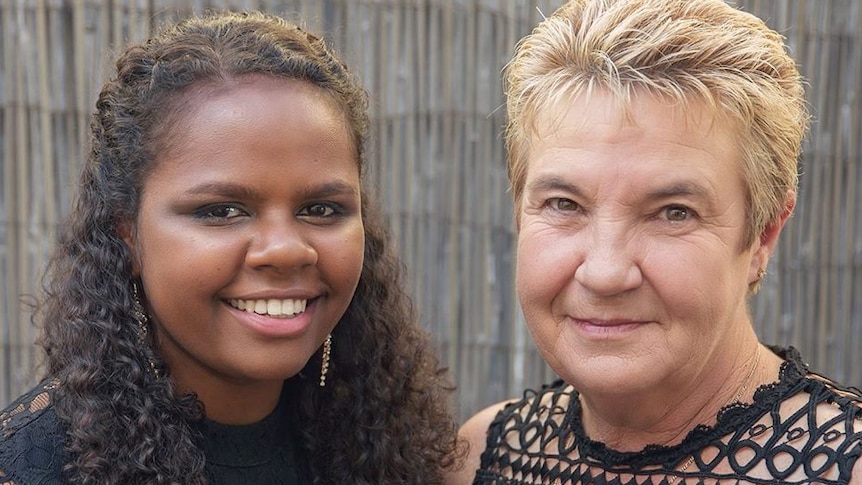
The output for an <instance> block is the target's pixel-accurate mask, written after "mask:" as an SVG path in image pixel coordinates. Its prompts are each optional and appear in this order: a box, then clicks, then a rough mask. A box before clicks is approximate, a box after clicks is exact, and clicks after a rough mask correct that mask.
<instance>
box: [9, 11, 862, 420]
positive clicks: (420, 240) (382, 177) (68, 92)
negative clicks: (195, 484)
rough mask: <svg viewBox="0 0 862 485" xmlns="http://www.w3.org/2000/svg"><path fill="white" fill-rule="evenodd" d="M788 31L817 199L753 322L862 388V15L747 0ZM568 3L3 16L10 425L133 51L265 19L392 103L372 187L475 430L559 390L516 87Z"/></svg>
mask: <svg viewBox="0 0 862 485" xmlns="http://www.w3.org/2000/svg"><path fill="white" fill-rule="evenodd" d="M738 3H739V5H740V6H741V7H742V8H743V9H745V10H748V11H750V12H752V13H754V14H756V15H758V16H760V17H762V18H764V19H766V20H767V21H768V23H769V24H770V25H771V26H772V27H774V28H777V29H778V30H780V31H781V32H783V33H785V35H786V36H787V38H788V42H789V44H790V46H791V48H792V49H793V54H794V56H795V58H796V59H797V60H798V61H799V63H800V66H801V69H802V71H803V73H804V75H805V76H806V78H807V79H808V80H809V83H810V86H809V99H810V102H811V106H812V110H813V112H814V114H815V124H814V126H813V129H812V132H811V135H810V136H809V137H808V139H807V142H806V146H805V155H804V159H803V160H802V167H803V171H804V174H803V177H802V187H801V193H800V198H799V203H798V207H797V212H796V215H795V217H794V218H793V219H792V220H791V222H790V223H789V226H788V227H787V229H786V231H785V234H784V236H783V240H782V242H781V243H780V246H779V251H778V254H777V255H776V257H775V258H774V260H773V263H772V264H771V267H770V274H769V276H768V277H767V280H766V281H765V283H764V285H763V288H762V290H761V293H760V294H759V295H758V296H756V297H755V299H754V300H753V301H752V312H753V314H754V317H755V322H756V328H757V331H758V334H759V335H760V336H761V338H762V339H763V340H764V341H766V342H770V343H776V344H784V345H787V344H791V345H794V346H796V347H798V348H800V349H801V350H802V352H803V355H805V356H806V357H807V358H808V359H809V360H810V363H811V365H812V367H813V368H814V369H816V370H818V371H821V372H823V373H826V374H828V375H830V376H833V377H835V378H837V379H839V380H841V381H844V382H846V383H849V384H855V385H859V384H860V383H862V352H859V347H860V345H859V344H860V343H862V223H859V222H857V219H858V212H859V210H860V208H862V194H860V189H859V188H858V187H860V186H862V170H860V158H862V101H860V96H862V6H860V3H862V1H860V0H747V1H741V2H738ZM557 4H559V0H320V1H314V0H293V1H290V0H256V1H255V0H244V1H240V0H234V1H226V0H221V1H219V0H102V1H96V0H0V53H2V56H3V57H2V61H0V160H2V167H0V187H2V189H0V190H2V197H0V407H2V406H5V404H6V403H8V402H10V401H11V400H12V399H14V398H15V397H16V396H17V395H19V394H20V393H22V392H23V391H24V390H26V389H27V388H28V387H29V386H31V385H32V384H33V383H34V382H35V380H36V379H38V377H39V372H40V370H39V363H40V358H41V355H40V353H39V351H38V350H37V348H36V347H35V346H34V341H35V338H36V336H37V334H38V328H37V327H36V326H35V325H34V324H33V323H32V322H31V304H32V302H33V301H35V299H36V298H37V297H38V291H39V290H38V288H39V277H40V274H41V273H40V272H41V270H42V269H43V267H44V265H45V262H46V258H47V257H48V254H49V251H50V250H51V247H52V243H53V239H54V237H55V228H56V225H57V223H58V220H59V219H60V218H61V217H62V216H63V214H65V213H66V212H67V211H68V209H69V203H70V202H69V201H70V200H71V197H72V194H73V193H74V190H75V189H74V186H75V184H76V181H77V172H78V169H79V166H80V164H81V161H82V159H83V157H84V156H85V153H86V146H85V144H84V140H86V127H87V123H88V116H89V113H90V111H91V110H92V106H93V105H94V101H95V96H96V93H97V92H98V89H99V87H100V85H101V83H102V81H103V80H104V78H105V76H106V75H108V73H109V72H110V67H111V64H110V62H111V59H112V57H113V55H114V54H115V53H116V51H117V50H118V49H119V48H120V47H121V46H122V45H124V44H125V43H127V42H130V41H139V40H142V39H144V38H146V37H147V36H148V35H149V34H150V33H151V32H152V31H153V30H154V29H156V28H158V27H159V26H160V25H162V24H163V23H164V22H166V21H169V20H175V19H178V18H182V17H185V16H188V15H191V14H200V13H203V12H204V11H206V10H224V9H231V10H244V9H260V10H265V11H269V12H272V13H276V14H280V15H284V16H286V17H288V18H290V19H292V20H300V19H301V20H302V21H303V22H304V23H305V24H306V25H307V26H308V27H309V28H310V29H312V30H315V31H318V32H321V33H323V34H324V35H325V36H326V37H327V38H328V39H329V40H330V41H331V42H332V43H333V45H334V46H336V48H338V49H339V50H340V51H341V52H342V53H343V54H344V55H345V57H346V58H347V60H348V62H349V64H350V65H351V66H352V67H353V68H354V69H355V70H356V71H357V72H358V73H359V74H360V76H361V77H362V79H363V80H364V82H365V85H366V87H367V89H368V90H369V92H370V93H371V96H372V105H371V110H372V120H373V124H374V125H373V129H374V134H373V139H372V146H371V147H370V154H369V163H370V166H371V174H372V179H373V181H374V182H375V183H376V185H377V188H378V189H379V193H380V195H381V199H382V200H383V203H384V204H385V206H386V209H387V212H388V214H389V216H390V222H391V224H392V227H393V232H394V234H395V236H396V239H397V242H398V244H399V249H400V251H401V253H402V255H403V259H404V262H405V266H406V268H407V275H408V285H409V287H408V291H409V292H410V294H411V295H412V297H413V301H414V303H415V305H416V307H417V310H418V311H419V314H420V316H421V319H422V323H423V325H424V326H425V327H426V328H427V329H428V331H429V332H430V333H431V334H432V335H433V337H434V338H435V342H436V345H437V348H438V350H439V355H440V358H441V359H442V361H443V362H444V363H446V364H447V365H448V366H449V368H450V370H451V373H452V378H453V380H454V381H455V382H456V384H457V385H458V393H457V402H456V403H455V404H456V406H457V409H458V412H459V413H460V415H461V416H462V417H463V416H466V415H469V414H471V413H472V412H475V411H476V410H478V409H479V408H481V407H483V406H485V405H488V404H490V403H492V402H495V401H498V400H500V399H504V398H508V397H512V396H515V395H518V394H519V393H520V391H521V390H522V389H523V388H525V387H536V386H538V385H540V384H541V383H543V382H546V381H547V380H548V379H550V378H552V377H553V374H552V373H551V372H550V371H549V370H548V368H547V367H546V366H545V364H544V363H543V361H542V360H541V358H540V357H539V356H538V354H537V352H536V350H535V348H534V346H533V343H532V340H531V338H530V336H529V333H528V332H527V330H526V329H525V327H524V324H523V321H522V317H521V315H520V313H519V309H518V305H517V302H516V298H515V295H514V288H513V263H514V233H513V228H512V223H511V213H512V208H511V201H510V194H509V193H508V192H507V182H506V175H505V153H504V150H503V143H502V135H501V133H502V127H503V123H504V110H503V109H501V106H502V104H503V97H502V93H501V83H500V72H501V70H502V68H503V66H504V64H505V62H506V61H507V59H508V58H509V56H510V54H511V50H512V47H513V46H514V45H515V43H516V41H517V39H519V38H520V37H521V36H522V35H524V34H525V33H527V32H529V30H530V29H531V28H532V26H534V25H535V24H536V23H537V21H538V20H539V19H540V16H541V13H542V12H545V13H550V12H551V11H552V10H553V9H554V7H555V6H556V5H557Z"/></svg>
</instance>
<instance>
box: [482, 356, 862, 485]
mask: <svg viewBox="0 0 862 485" xmlns="http://www.w3.org/2000/svg"><path fill="white" fill-rule="evenodd" d="M774 350H775V351H776V353H778V354H779V355H780V356H781V357H782V358H784V359H785V362H784V363H783V364H782V366H781V372H780V378H779V381H778V382H776V383H774V384H770V385H766V386H761V387H760V388H759V389H758V390H757V391H756V392H755V395H754V402H753V403H752V404H748V405H745V404H740V403H734V404H731V405H729V406H726V407H725V408H723V409H722V410H721V411H720V412H719V413H718V416H717V422H716V424H715V425H714V426H698V427H697V428H695V429H693V430H692V431H691V432H689V434H688V435H687V436H686V437H685V439H684V440H683V441H682V442H681V443H680V444H678V445H675V446H661V445H650V446H647V447H646V448H644V449H643V450H641V451H639V452H619V451H615V450H613V449H611V448H609V447H607V446H605V445H604V444H602V443H600V442H597V441H593V440H591V439H590V438H589V437H588V436H587V435H586V433H585V432H584V428H583V425H582V422H581V405H580V400H579V399H578V392H577V391H575V390H574V389H573V388H572V387H571V386H569V385H567V384H565V383H564V382H562V381H557V382H555V383H553V384H551V385H550V386H546V387H544V388H543V389H542V390H540V391H539V392H534V391H528V392H527V393H525V395H524V398H523V399H522V400H520V401H519V402H516V403H512V404H510V405H508V406H506V407H505V408H504V409H503V410H502V411H501V412H500V413H499V414H498V415H497V416H496V418H495V419H494V420H493V421H492V423H491V425H490V427H489V429H488V441H487V448H486V450H485V452H484V453H483V454H482V461H481V467H480V469H479V470H477V472H476V475H475V479H474V482H473V483H474V485H475V484H480V485H484V484H500V485H501V484H507V485H526V484H554V485H557V484H559V485H566V484H597V485H602V484H609V485H610V484H613V485H681V484H689V485H690V484H738V483H751V484H775V483H782V484H847V483H848V482H849V480H850V473H851V470H852V468H853V465H854V463H855V462H856V459H857V458H859V455H860V454H862V393H860V391H859V390H858V389H855V388H844V387H841V386H839V385H837V384H835V383H834V382H832V381H830V380H828V379H826V378H823V377H822V376H819V375H817V374H813V373H810V372H808V370H807V366H806V365H805V364H804V363H803V362H802V360H801V358H800V357H799V354H798V352H797V351H796V350H795V349H793V348H790V349H787V350H786V351H784V350H780V349H774Z"/></svg>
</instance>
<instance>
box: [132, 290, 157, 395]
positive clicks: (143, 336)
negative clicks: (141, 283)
mask: <svg viewBox="0 0 862 485" xmlns="http://www.w3.org/2000/svg"><path fill="white" fill-rule="evenodd" d="M132 315H133V316H134V317H135V322H137V324H138V329H137V330H138V331H137V334H138V345H140V346H141V349H142V350H143V349H146V347H147V346H149V342H147V337H148V336H149V333H150V317H149V316H148V315H147V311H146V310H144V305H143V303H141V297H140V295H139V294H138V282H137V281H132ZM147 364H149V372H150V374H152V375H153V377H155V378H156V379H158V378H159V377H161V375H160V374H159V369H158V368H157V367H156V363H155V362H153V359H152V357H147Z"/></svg>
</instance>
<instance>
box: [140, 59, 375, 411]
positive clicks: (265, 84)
mask: <svg viewBox="0 0 862 485" xmlns="http://www.w3.org/2000/svg"><path fill="white" fill-rule="evenodd" d="M190 99H191V101H190V102H189V106H187V107H186V108H185V109H186V110H187V112H188V114H187V115H184V119H182V120H180V122H179V123H177V124H176V125H175V127H174V129H173V131H172V132H171V134H170V137H171V141H170V144H169V146H168V149H167V150H165V151H164V152H163V153H161V154H159V156H158V157H157V159H156V161H155V164H154V168H153V170H152V171H151V172H150V174H149V175H148V176H147V178H146V179H145V181H144V186H143V193H142V196H141V203H140V210H139V213H138V219H137V222H136V224H135V226H134V228H132V229H131V230H130V231H129V233H128V234H127V235H126V241H127V243H128V244H129V246H130V248H131V249H132V253H133V258H134V261H135V271H136V272H139V273H140V276H141V278H142V280H143V285H144V293H145V295H146V301H147V307H148V308H147V309H148V311H149V312H150V315H151V317H152V320H153V321H154V323H155V325H156V326H157V332H158V339H159V346H160V351H161V353H162V355H163V357H164V358H165V360H166V362H167V363H168V365H169V366H170V369H171V372H172V375H173V376H174V379H175V380H177V381H178V382H177V384H178V386H179V387H180V389H182V390H192V391H196V392H198V393H199V394H203V395H205V394H207V393H208V392H209V390H211V389H212V388H214V387H218V386H220V385H222V384H227V385H230V386H236V385H239V386H242V385H244V384H256V383H272V384H273V385H277V386H279V387H280V383H281V382H282V381H283V380H284V379H285V378H288V377H291V376H293V375H295V374H297V373H298V372H299V371H300V370H301V369H302V368H303V367H304V366H305V364H306V362H307V361H308V359H309V358H310V357H311V356H312V355H313V354H314V353H315V352H317V351H318V349H319V348H320V346H321V344H322V342H323V341H324V339H325V338H326V335H327V334H328V333H330V332H331V331H332V329H333V328H334V327H335V325H336V323H337V322H338V321H339V319H340V318H341V316H342V315H343V313H344V311H345V310H346V308H347V306H348V304H349V302H350V300H351V298H352V297H353V292H354V290H355V288H356V285H357V282H358V281H359V275H360V271H361V269H362V262H363V254H364V243H365V239H364V232H363V224H362V219H361V212H360V182H359V169H358V164H357V160H356V151H355V149H354V145H353V142H352V139H351V136H350V132H349V131H348V125H347V124H346V121H345V118H344V116H343V114H342V113H341V112H339V110H338V109H337V107H336V106H335V104H334V102H333V101H332V100H331V99H330V98H329V97H328V95H327V94H325V93H324V92H323V91H321V90H319V89H318V88H316V87H314V86H311V85H309V84H306V83H303V82H300V81H295V80H277V79H273V78H269V77H262V76H252V77H246V78H243V79H241V80H240V81H239V82H237V83H236V84H234V85H231V86H228V87H221V88H217V89H213V90H208V91H206V92H205V93H204V94H203V95H199V96H193V97H191V98H190ZM310 378H311V379H316V376H310Z"/></svg>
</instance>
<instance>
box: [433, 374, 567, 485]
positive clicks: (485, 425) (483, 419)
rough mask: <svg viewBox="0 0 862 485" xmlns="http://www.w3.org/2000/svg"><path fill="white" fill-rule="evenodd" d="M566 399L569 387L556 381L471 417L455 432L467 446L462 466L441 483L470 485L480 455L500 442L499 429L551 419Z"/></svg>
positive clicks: (499, 403) (561, 409)
mask: <svg viewBox="0 0 862 485" xmlns="http://www.w3.org/2000/svg"><path fill="white" fill-rule="evenodd" d="M570 396H571V392H570V388H569V386H567V385H566V384H565V383H564V382H563V381H561V380H558V381H555V382H554V383H552V384H549V385H545V386H543V387H542V388H541V389H539V390H538V391H534V390H527V391H525V392H524V395H523V396H522V397H521V398H520V399H510V400H506V401H501V402H498V403H495V404H492V405H490V406H488V407H486V408H485V409H483V410H481V411H479V412H477V413H476V414H474V415H473V416H472V417H470V418H469V419H468V420H467V421H465V422H464V424H463V425H462V426H461V428H460V430H459V432H458V434H459V436H460V437H461V439H462V440H463V441H465V442H466V443H467V446H468V450H467V459H466V462H465V463H464V464H463V466H462V467H460V468H459V469H458V470H455V471H454V472H450V473H449V475H448V476H447V478H446V482H445V483H446V484H447V485H460V484H470V483H473V476H474V474H475V471H476V470H477V469H479V468H481V461H482V455H483V454H484V452H485V450H486V448H488V447H489V446H491V447H493V446H494V443H495V442H496V441H497V440H498V439H499V438H500V435H501V434H502V428H508V427H512V426H515V427H519V426H521V425H526V424H529V423H535V422H537V421H541V422H545V421H547V420H549V419H554V417H555V416H557V415H559V414H561V413H565V410H566V409H567V408H568V400H569V399H570Z"/></svg>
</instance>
